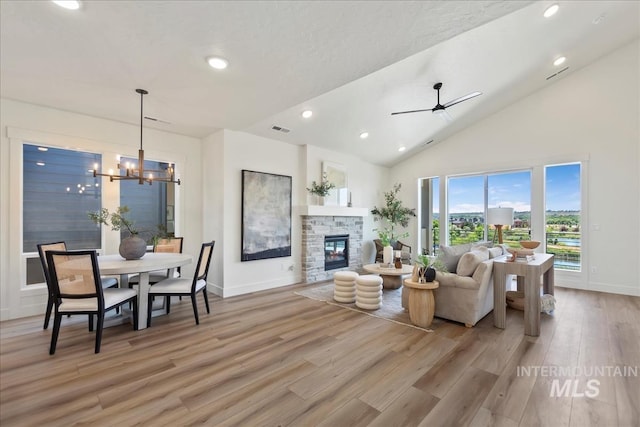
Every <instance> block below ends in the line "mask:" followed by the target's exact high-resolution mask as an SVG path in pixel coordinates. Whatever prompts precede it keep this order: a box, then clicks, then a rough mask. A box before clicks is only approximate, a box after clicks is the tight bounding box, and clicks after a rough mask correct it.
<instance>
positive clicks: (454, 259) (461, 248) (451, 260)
mask: <svg viewBox="0 0 640 427" xmlns="http://www.w3.org/2000/svg"><path fill="white" fill-rule="evenodd" d="M470 249H471V243H465V244H464V245H455V246H445V245H440V254H441V255H440V259H441V260H442V262H443V263H444V265H445V266H446V267H447V271H448V272H450V273H455V272H456V267H457V266H458V261H460V257H461V256H462V255H463V254H464V253H466V252H469V250H470Z"/></svg>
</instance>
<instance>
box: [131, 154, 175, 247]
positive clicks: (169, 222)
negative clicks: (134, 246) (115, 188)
mask: <svg viewBox="0 0 640 427" xmlns="http://www.w3.org/2000/svg"><path fill="white" fill-rule="evenodd" d="M120 161H121V162H122V163H123V164H126V163H127V162H130V163H136V162H137V159H129V158H124V157H123V158H121V160H120ZM168 166H169V164H168V163H162V162H156V161H151V160H145V161H144V168H145V170H152V169H153V170H166V169H167V167H168ZM119 183H120V206H128V207H129V210H130V212H129V214H128V218H130V219H131V220H133V222H134V224H135V226H136V229H137V230H138V231H139V233H140V237H141V238H143V239H145V240H147V242H148V243H149V244H152V239H153V237H154V236H156V235H166V236H173V235H174V232H175V226H174V221H175V219H174V209H175V184H173V183H166V182H159V181H155V182H154V183H153V184H152V185H148V184H143V185H140V184H139V183H138V181H136V180H132V181H126V180H125V181H119ZM125 237H128V232H127V231H126V230H123V231H121V238H125Z"/></svg>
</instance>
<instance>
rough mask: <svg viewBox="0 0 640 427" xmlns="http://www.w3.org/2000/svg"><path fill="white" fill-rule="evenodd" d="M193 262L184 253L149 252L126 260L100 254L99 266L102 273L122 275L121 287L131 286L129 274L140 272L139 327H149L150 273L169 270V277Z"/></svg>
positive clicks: (138, 290)
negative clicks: (178, 268) (137, 257)
mask: <svg viewBox="0 0 640 427" xmlns="http://www.w3.org/2000/svg"><path fill="white" fill-rule="evenodd" d="M191 262H193V257H192V256H191V255H189V254H182V253H166V252H163V253H160V252H148V253H145V254H144V256H143V257H142V258H139V259H134V260H126V259H124V258H123V257H121V256H120V255H100V256H99V257H98V266H99V268H100V274H101V275H105V276H120V287H121V288H126V287H128V286H129V275H130V274H138V275H139V277H140V279H139V282H138V284H137V286H136V288H137V292H138V329H145V328H146V327H147V306H148V299H149V288H150V285H149V273H151V272H152V271H156V270H165V269H166V270H168V277H173V275H174V273H175V269H176V268H177V267H181V266H183V265H186V264H189V263H191Z"/></svg>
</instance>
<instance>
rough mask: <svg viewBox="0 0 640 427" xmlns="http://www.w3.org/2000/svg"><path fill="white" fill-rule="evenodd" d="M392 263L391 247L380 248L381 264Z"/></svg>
mask: <svg viewBox="0 0 640 427" xmlns="http://www.w3.org/2000/svg"><path fill="white" fill-rule="evenodd" d="M392 262H393V246H391V245H389V246H385V247H384V248H382V263H383V264H386V265H389V264H391V263H392Z"/></svg>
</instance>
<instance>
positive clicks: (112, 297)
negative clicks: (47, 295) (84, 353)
mask: <svg viewBox="0 0 640 427" xmlns="http://www.w3.org/2000/svg"><path fill="white" fill-rule="evenodd" d="M45 255H46V258H47V265H48V266H49V275H50V277H51V284H52V285H53V302H54V309H55V310H54V317H53V332H52V334H51V346H50V348H49V354H54V353H55V352H56V345H57V343H58V335H59V333H60V324H61V322H62V316H63V315H65V314H70V315H73V314H87V315H89V330H92V329H93V316H94V315H95V316H96V319H97V327H96V344H95V352H96V353H100V344H101V342H102V329H103V326H104V316H105V313H106V312H107V311H109V310H112V309H115V308H116V307H120V306H121V305H123V304H126V303H129V302H130V303H131V304H132V306H133V330H137V329H138V295H137V292H136V291H135V290H133V289H129V288H107V289H103V288H102V282H101V280H100V269H99V267H98V254H97V253H96V251H95V250H88V251H72V252H69V251H51V250H49V251H46V252H45Z"/></svg>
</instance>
